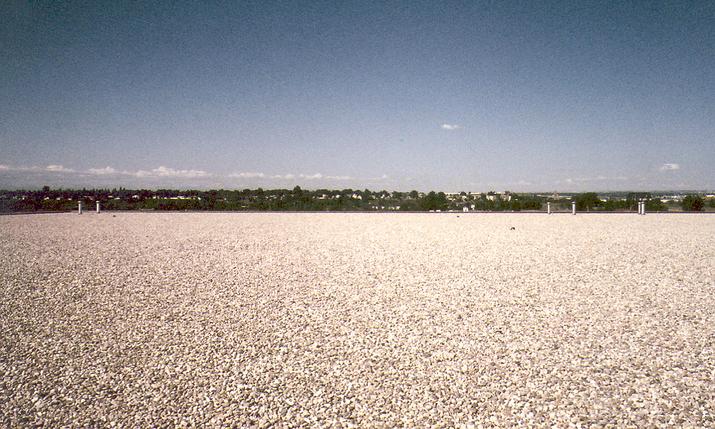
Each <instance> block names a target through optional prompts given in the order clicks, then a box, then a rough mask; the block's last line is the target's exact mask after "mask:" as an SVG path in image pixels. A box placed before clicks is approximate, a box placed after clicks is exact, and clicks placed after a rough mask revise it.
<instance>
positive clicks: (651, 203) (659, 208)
mask: <svg viewBox="0 0 715 429" xmlns="http://www.w3.org/2000/svg"><path fill="white" fill-rule="evenodd" d="M645 209H646V211H649V212H667V211H668V206H666V205H665V203H663V201H661V200H660V198H651V199H649V200H647V201H646V202H645Z"/></svg>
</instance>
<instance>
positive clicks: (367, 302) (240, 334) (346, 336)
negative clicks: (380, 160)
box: [0, 212, 715, 427]
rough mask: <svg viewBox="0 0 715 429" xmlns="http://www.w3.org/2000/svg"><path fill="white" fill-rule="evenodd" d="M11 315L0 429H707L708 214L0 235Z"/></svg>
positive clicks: (1, 338)
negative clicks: (64, 428)
mask: <svg viewBox="0 0 715 429" xmlns="http://www.w3.org/2000/svg"><path fill="white" fill-rule="evenodd" d="M511 227H514V229H513V230H512V229H511ZM0 298H1V299H0V426H7V427H12V426H35V425H40V424H44V425H47V426H50V427H59V426H71V427H79V426H101V427H109V426H112V425H113V424H116V425H117V426H121V427H128V426H132V427H137V426H140V427H150V426H160V427H166V426H201V427H212V426H215V427H245V426H252V425H255V426H260V427H265V426H270V425H273V426H311V427H318V426H323V427H340V426H343V427H351V426H356V427H398V426H405V427H479V426H480V425H482V426H484V427H505V426H517V425H518V426H544V425H548V426H552V425H556V426H559V427H568V426H578V425H582V426H589V427H598V426H599V425H602V426H607V425H609V424H610V425H614V426H617V427H623V426H628V425H633V426H638V427H652V426H661V427H673V426H678V427H683V426H691V427H708V426H710V427H713V426H715V417H714V415H713V413H715V355H714V354H715V353H714V347H715V216H708V215H655V214H649V215H647V216H637V215H635V214H626V215H614V214H611V215H578V216H570V215H552V216H547V215H541V214H456V213H455V214H335V213H321V214H299V213H290V214H268V213H251V214H226V213H206V214H199V213H182V214H178V213H176V214H173V213H172V214H158V213H156V214H155V213H115V214H112V213H109V212H105V213H102V214H100V215H96V214H94V213H85V214H83V215H82V216H79V215H77V214H59V215H30V216H4V217H0Z"/></svg>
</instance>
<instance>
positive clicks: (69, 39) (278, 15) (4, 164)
mask: <svg viewBox="0 0 715 429" xmlns="http://www.w3.org/2000/svg"><path fill="white" fill-rule="evenodd" d="M150 3H151V4H142V3H134V2H132V3H129V2H51V3H50V2H47V3H40V4H36V3H27V2H12V1H11V2H3V4H2V5H0V13H1V14H2V16H3V17H4V19H3V21H4V24H3V25H2V26H1V27H0V53H1V54H2V58H3V63H4V65H3V67H0V99H2V100H3V102H2V103H0V187H17V186H41V185H43V184H48V185H51V186H142V187H149V188H156V187H196V188H213V187H224V188H244V187H257V186H262V187H264V188H273V187H292V186H294V185H296V184H298V185H301V186H303V187H306V188H317V187H330V188H346V187H352V188H365V187H367V188H371V189H391V190H392V189H398V190H410V189H418V190H429V189H439V190H444V191H459V190H465V191H487V190H490V189H494V190H501V189H509V190H514V191H538V190H543V191H551V190H560V191H578V190H623V189H634V190H640V189H703V188H707V189H712V188H715V173H714V171H715V168H713V165H715V115H714V113H715V112H714V110H715V109H714V106H715V2H674V1H671V2H586V1H584V2H544V3H541V2H432V1H426V2H417V1H413V2H405V3H398V2H384V3H381V2H344V3H341V2H268V1H258V2H212V3H211V4H210V5H206V4H203V2H186V3H174V2H166V3H162V2H150Z"/></svg>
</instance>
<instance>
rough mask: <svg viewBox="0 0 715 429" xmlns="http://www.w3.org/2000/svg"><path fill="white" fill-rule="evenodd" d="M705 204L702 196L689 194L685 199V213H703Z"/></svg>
mask: <svg viewBox="0 0 715 429" xmlns="http://www.w3.org/2000/svg"><path fill="white" fill-rule="evenodd" d="M704 206H705V203H704V202H703V199H702V198H701V197H700V195H695V194H689V195H686V196H685V198H683V211H686V212H701V211H703V207H704Z"/></svg>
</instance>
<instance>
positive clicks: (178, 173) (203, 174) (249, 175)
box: [0, 164, 387, 181]
mask: <svg viewBox="0 0 715 429" xmlns="http://www.w3.org/2000/svg"><path fill="white" fill-rule="evenodd" d="M12 172H20V173H28V174H33V175H36V174H43V173H44V174H50V175H53V176H55V175H59V174H67V175H73V176H74V175H78V176H82V177H86V176H102V177H133V178H139V179H161V178H179V179H201V178H209V177H211V178H221V177H224V178H231V179H246V180H251V179H253V180H283V181H286V180H296V179H302V180H307V181H312V180H331V181H345V180H353V179H354V177H352V176H347V175H325V174H323V173H313V174H304V173H301V174H294V173H286V174H273V175H271V174H266V173H263V172H255V171H244V172H236V173H231V174H228V175H222V174H214V173H209V172H207V171H204V170H195V169H187V170H180V169H175V168H171V167H166V166H159V167H157V168H153V169H151V170H137V171H128V170H119V169H116V168H114V167H111V166H106V167H94V168H88V169H86V170H75V169H72V168H67V167H64V166H62V165H59V164H50V165H47V166H44V167H39V166H31V167H23V166H12V165H7V164H0V173H12ZM382 178H383V179H384V178H387V176H385V175H383V177H382Z"/></svg>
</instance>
